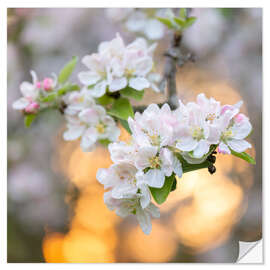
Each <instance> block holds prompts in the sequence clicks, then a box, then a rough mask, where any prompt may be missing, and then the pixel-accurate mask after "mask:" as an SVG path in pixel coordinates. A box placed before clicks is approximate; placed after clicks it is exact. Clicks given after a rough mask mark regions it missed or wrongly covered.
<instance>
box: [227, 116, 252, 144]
mask: <svg viewBox="0 0 270 270" xmlns="http://www.w3.org/2000/svg"><path fill="white" fill-rule="evenodd" d="M251 130H252V126H251V124H250V122H249V121H248V120H246V119H245V120H243V121H242V122H240V124H235V125H234V126H233V127H232V132H233V138H234V139H237V140H242V139H245V138H246V137H247V136H248V135H249V133H250V132H251Z"/></svg>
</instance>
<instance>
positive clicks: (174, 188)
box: [171, 178, 177, 192]
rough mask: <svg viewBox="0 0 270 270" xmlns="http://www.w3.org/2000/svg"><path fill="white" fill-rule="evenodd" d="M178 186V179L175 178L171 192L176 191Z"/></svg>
mask: <svg viewBox="0 0 270 270" xmlns="http://www.w3.org/2000/svg"><path fill="white" fill-rule="evenodd" d="M176 185H177V181H176V178H174V180H173V184H172V187H171V192H172V191H174V190H176Z"/></svg>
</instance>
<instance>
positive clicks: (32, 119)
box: [24, 114, 37, 128]
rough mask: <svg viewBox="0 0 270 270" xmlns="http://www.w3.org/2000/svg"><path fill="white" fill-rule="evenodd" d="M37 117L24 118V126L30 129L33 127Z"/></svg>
mask: <svg viewBox="0 0 270 270" xmlns="http://www.w3.org/2000/svg"><path fill="white" fill-rule="evenodd" d="M36 117H37V114H27V115H25V117H24V125H25V126H26V127H27V128H28V127H30V126H31V124H32V123H33V121H34V120H35V118H36Z"/></svg>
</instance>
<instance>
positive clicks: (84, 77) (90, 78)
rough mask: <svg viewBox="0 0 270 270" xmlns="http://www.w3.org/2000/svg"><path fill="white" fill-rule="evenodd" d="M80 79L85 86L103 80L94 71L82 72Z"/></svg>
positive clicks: (79, 75)
mask: <svg viewBox="0 0 270 270" xmlns="http://www.w3.org/2000/svg"><path fill="white" fill-rule="evenodd" d="M78 77H79V80H80V82H81V83H82V84H84V85H93V84H95V83H97V82H98V81H99V80H100V79H101V77H100V75H99V74H97V73H96V72H93V71H82V72H80V73H79V74H78Z"/></svg>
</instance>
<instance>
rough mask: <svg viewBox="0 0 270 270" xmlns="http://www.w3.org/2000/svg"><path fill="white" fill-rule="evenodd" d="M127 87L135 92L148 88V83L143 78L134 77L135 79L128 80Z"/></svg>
mask: <svg viewBox="0 0 270 270" xmlns="http://www.w3.org/2000/svg"><path fill="white" fill-rule="evenodd" d="M129 86H130V87H132V88H134V89H136V90H139V91H141V90H143V89H145V88H148V87H150V83H149V81H148V80H146V79H145V78H143V77H136V78H131V79H130V80H129Z"/></svg>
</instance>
